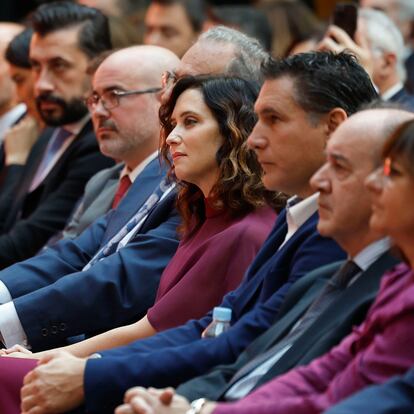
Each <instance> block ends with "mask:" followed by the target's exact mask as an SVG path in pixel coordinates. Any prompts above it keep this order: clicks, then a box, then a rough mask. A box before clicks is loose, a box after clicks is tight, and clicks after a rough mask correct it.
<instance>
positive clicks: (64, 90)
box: [0, 2, 113, 268]
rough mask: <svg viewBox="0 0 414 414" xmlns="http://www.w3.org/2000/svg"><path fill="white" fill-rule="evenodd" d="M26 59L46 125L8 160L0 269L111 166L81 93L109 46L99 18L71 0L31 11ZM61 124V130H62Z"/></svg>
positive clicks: (26, 253)
mask: <svg viewBox="0 0 414 414" xmlns="http://www.w3.org/2000/svg"><path fill="white" fill-rule="evenodd" d="M33 28H34V34H33V36H32V41H31V45H30V59H31V62H32V68H33V71H34V73H35V96H36V103H37V107H38V110H39V112H40V114H41V116H42V118H43V120H44V121H45V123H46V124H47V125H49V126H50V128H48V129H46V130H45V131H44V132H43V133H42V135H41V136H40V137H39V139H38V140H37V141H36V143H35V145H34V146H33V147H32V149H31V151H30V154H29V156H28V159H27V162H26V164H25V165H24V166H23V165H8V166H7V167H6V168H7V171H6V174H5V178H4V184H3V188H2V193H1V199H0V268H5V267H7V266H9V265H11V264H13V263H15V262H18V261H21V260H23V259H26V258H28V257H31V256H33V255H34V254H35V253H36V252H37V251H38V250H39V249H40V248H41V247H42V246H43V245H44V244H45V243H46V241H47V240H48V239H49V238H50V237H51V236H52V235H53V234H54V233H55V232H57V231H58V230H60V229H61V228H63V226H64V224H65V222H66V220H67V218H68V216H69V214H70V213H71V211H72V209H73V207H74V206H75V204H76V202H77V200H78V199H79V197H80V196H81V195H82V192H83V189H84V186H85V183H86V182H87V180H88V179H89V178H90V177H91V176H92V175H93V174H94V173H96V172H97V171H99V170H100V169H102V168H105V167H109V166H111V165H113V160H111V159H109V158H107V157H104V156H103V155H102V154H101V153H100V152H99V149H98V145H97V142H96V139H95V135H94V133H93V130H92V124H91V122H90V121H89V117H88V110H87V107H86V105H85V104H84V102H83V95H84V94H85V93H86V91H87V90H88V88H89V76H88V75H87V74H86V69H87V66H88V65H89V62H90V61H91V59H92V58H93V57H95V56H96V55H98V54H99V53H101V52H102V51H104V50H106V49H109V48H110V47H111V43H110V39H109V29H108V23H107V19H106V18H105V16H103V15H102V14H101V13H100V12H98V11H97V10H94V9H90V8H87V7H84V6H79V5H77V4H74V3H70V2H56V3H52V4H47V5H44V6H41V7H39V9H38V10H37V11H36V13H35V14H34V15H33ZM62 127H63V128H62Z"/></svg>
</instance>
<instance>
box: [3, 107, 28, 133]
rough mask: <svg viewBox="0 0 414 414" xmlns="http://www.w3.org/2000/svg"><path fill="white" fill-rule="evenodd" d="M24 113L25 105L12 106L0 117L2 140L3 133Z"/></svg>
mask: <svg viewBox="0 0 414 414" xmlns="http://www.w3.org/2000/svg"><path fill="white" fill-rule="evenodd" d="M25 112H26V105H25V104H23V103H20V104H18V105H16V106H13V108H12V109H10V110H9V111H7V112H6V113H5V114H3V115H2V116H1V117H0V138H1V139H3V135H4V133H5V132H6V131H7V130H8V129H9V128H10V127H11V126H12V125H13V124H14V123H15V122H16V121H17V120H18V119H19V118H20V117H21V116H22V115H23V114H24V113H25Z"/></svg>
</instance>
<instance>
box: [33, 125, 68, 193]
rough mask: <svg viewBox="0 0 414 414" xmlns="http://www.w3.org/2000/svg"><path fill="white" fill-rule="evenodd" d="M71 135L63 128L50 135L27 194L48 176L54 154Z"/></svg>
mask: <svg viewBox="0 0 414 414" xmlns="http://www.w3.org/2000/svg"><path fill="white" fill-rule="evenodd" d="M71 135H73V134H72V133H71V132H69V131H67V130H65V129H63V128H59V129H57V130H56V132H55V133H54V134H53V135H52V137H51V138H50V141H49V143H48V145H47V147H46V150H45V152H44V154H43V158H42V161H41V162H40V164H39V166H38V167H37V171H36V174H35V176H34V178H33V181H32V183H31V184H30V188H29V192H32V191H34V190H35V189H36V188H37V187H38V186H39V185H40V183H41V182H42V181H43V180H44V179H45V178H46V176H47V175H48V174H49V172H50V170H51V169H52V168H53V165H54V158H55V156H56V154H57V153H58V152H59V150H60V149H61V148H62V146H63V144H64V143H65V141H66V140H67V138H69V137H70V136H71Z"/></svg>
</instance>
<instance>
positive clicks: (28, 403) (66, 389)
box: [21, 351, 87, 414]
mask: <svg viewBox="0 0 414 414" xmlns="http://www.w3.org/2000/svg"><path fill="white" fill-rule="evenodd" d="M86 361H87V360H86V359H81V358H77V357H74V356H73V355H71V354H69V353H67V352H63V351H58V352H55V353H50V354H48V355H46V356H44V357H43V358H41V359H40V360H39V363H38V366H37V367H36V368H35V369H34V370H33V371H31V372H29V373H28V374H27V375H26V376H25V378H24V381H23V384H24V385H23V388H22V390H21V400H22V402H21V410H22V414H48V413H63V412H66V411H68V410H71V409H73V408H76V407H78V406H79V405H81V404H82V402H83V399H84V390H83V374H84V371H85V366H86Z"/></svg>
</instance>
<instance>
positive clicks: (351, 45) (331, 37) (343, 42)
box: [318, 26, 373, 79]
mask: <svg viewBox="0 0 414 414" xmlns="http://www.w3.org/2000/svg"><path fill="white" fill-rule="evenodd" d="M318 50H325V51H326V50H330V51H331V52H334V53H340V52H343V51H344V50H347V51H349V52H350V53H352V54H353V55H355V56H356V57H357V59H358V61H359V63H360V64H361V65H362V66H363V67H364V69H365V70H366V71H367V73H368V75H369V76H370V77H371V79H372V72H373V62H372V52H371V50H370V48H369V45H368V42H367V40H366V38H365V37H364V36H362V35H361V34H360V33H359V32H358V31H357V32H356V33H355V41H354V40H353V39H351V38H350V37H349V36H348V34H347V33H346V32H345V31H344V30H342V29H341V28H340V27H337V26H329V27H328V30H327V31H326V33H325V37H324V38H323V39H322V40H321V42H320V43H319V45H318Z"/></svg>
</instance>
